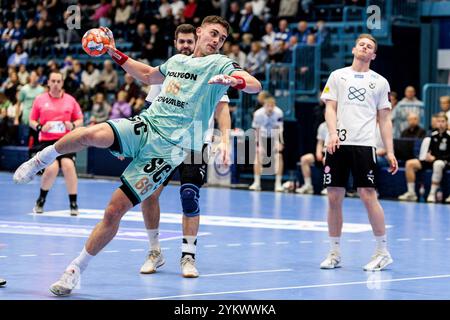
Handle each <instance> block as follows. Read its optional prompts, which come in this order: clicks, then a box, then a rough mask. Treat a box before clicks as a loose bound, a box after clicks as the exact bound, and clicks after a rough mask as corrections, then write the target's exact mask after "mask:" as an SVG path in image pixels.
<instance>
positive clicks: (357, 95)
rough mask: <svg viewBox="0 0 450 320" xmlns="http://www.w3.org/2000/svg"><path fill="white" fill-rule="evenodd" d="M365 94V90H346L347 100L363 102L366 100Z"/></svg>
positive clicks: (352, 88) (351, 88)
mask: <svg viewBox="0 0 450 320" xmlns="http://www.w3.org/2000/svg"><path fill="white" fill-rule="evenodd" d="M365 94H366V89H365V88H360V89H357V88H355V87H350V88H348V96H347V97H348V99H349V100H354V99H358V100H359V101H364V100H365V99H366V97H365Z"/></svg>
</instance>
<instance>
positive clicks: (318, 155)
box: [295, 121, 328, 194]
mask: <svg viewBox="0 0 450 320" xmlns="http://www.w3.org/2000/svg"><path fill="white" fill-rule="evenodd" d="M327 136H328V128H327V123H326V122H325V121H324V122H322V123H321V124H320V125H319V128H318V129H317V144H316V152H315V154H312V153H307V154H305V155H303V156H301V157H300V168H301V171H302V175H303V180H304V181H305V183H304V184H303V186H302V187H300V188H297V189H296V190H295V192H297V193H300V194H313V193H314V188H313V185H312V178H311V167H312V166H313V165H314V163H315V165H316V167H317V168H320V170H323V165H324V164H325V151H326V144H325V141H326V138H327ZM321 194H327V189H322V191H321Z"/></svg>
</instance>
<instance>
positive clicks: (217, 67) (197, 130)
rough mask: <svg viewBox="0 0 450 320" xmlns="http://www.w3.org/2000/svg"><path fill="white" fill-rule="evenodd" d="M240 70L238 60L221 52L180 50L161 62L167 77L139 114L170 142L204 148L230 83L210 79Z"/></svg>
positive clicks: (190, 147)
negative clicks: (187, 52) (196, 53)
mask: <svg viewBox="0 0 450 320" xmlns="http://www.w3.org/2000/svg"><path fill="white" fill-rule="evenodd" d="M239 70H242V68H241V67H240V66H239V65H238V64H237V63H236V62H234V61H233V60H231V59H230V58H228V57H226V56H224V55H221V54H213V55H209V56H206V57H194V56H186V55H183V54H177V55H175V56H173V57H172V58H170V59H169V60H167V61H166V62H165V63H164V64H162V65H161V66H159V71H160V72H161V73H162V74H163V75H164V76H165V77H166V78H165V80H164V82H163V85H162V90H161V92H160V94H159V95H158V96H157V97H156V98H155V99H154V100H153V102H152V106H151V108H149V109H147V110H146V111H144V112H142V113H141V115H140V116H141V117H143V118H144V119H145V120H146V121H147V122H148V123H149V124H150V125H151V126H152V127H153V128H154V130H155V131H156V132H158V133H159V134H160V135H161V136H162V137H163V138H164V139H165V140H167V141H169V142H170V143H171V144H174V145H177V146H179V147H182V148H186V149H192V150H195V151H201V150H202V145H203V141H204V138H205V133H206V131H207V130H208V122H209V119H210V118H211V116H212V115H213V113H214V111H215V109H216V106H217V103H218V102H219V101H220V99H221V98H222V96H223V95H224V94H225V93H226V91H227V90H228V86H224V85H218V84H208V80H209V79H211V78H212V77H213V76H215V75H219V74H225V75H230V74H231V73H233V72H234V71H239Z"/></svg>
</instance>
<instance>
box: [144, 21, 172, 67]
mask: <svg viewBox="0 0 450 320" xmlns="http://www.w3.org/2000/svg"><path fill="white" fill-rule="evenodd" d="M145 49H146V50H145V56H144V58H147V59H149V61H150V64H151V65H152V66H157V65H160V64H162V62H163V60H165V59H166V58H167V45H166V41H165V40H164V36H163V35H162V33H161V32H160V31H159V27H158V25H157V24H151V25H150V37H149V40H148V41H147V44H146V45H145Z"/></svg>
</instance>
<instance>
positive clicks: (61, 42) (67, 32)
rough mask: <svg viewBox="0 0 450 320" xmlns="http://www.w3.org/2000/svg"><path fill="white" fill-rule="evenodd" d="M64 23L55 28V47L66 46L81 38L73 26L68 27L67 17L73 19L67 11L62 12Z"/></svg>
mask: <svg viewBox="0 0 450 320" xmlns="http://www.w3.org/2000/svg"><path fill="white" fill-rule="evenodd" d="M63 16H64V23H63V24H62V25H60V26H59V28H57V32H58V43H56V44H55V48H57V49H60V48H68V47H69V45H70V44H71V43H75V42H78V41H80V40H81V38H80V35H79V34H78V32H77V29H75V28H68V27H67V26H68V22H69V21H68V19H73V18H72V15H71V13H70V12H69V11H65V12H64V15H63Z"/></svg>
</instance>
